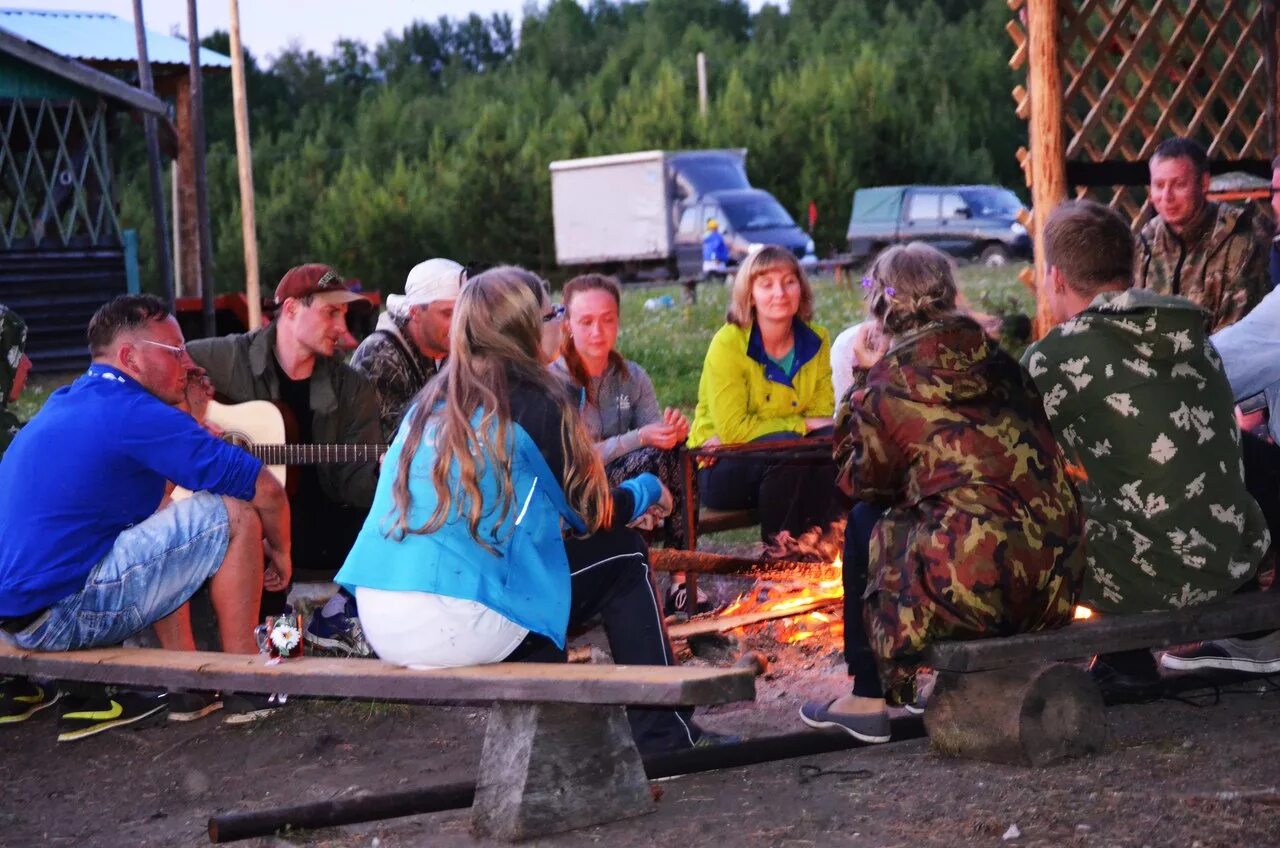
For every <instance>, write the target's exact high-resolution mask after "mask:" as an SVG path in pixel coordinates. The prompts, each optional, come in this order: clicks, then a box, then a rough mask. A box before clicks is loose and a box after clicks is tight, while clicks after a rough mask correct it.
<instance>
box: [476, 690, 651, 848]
mask: <svg viewBox="0 0 1280 848" xmlns="http://www.w3.org/2000/svg"><path fill="white" fill-rule="evenodd" d="M654 809H655V804H654V800H653V795H652V794H651V793H650V792H649V781H648V778H646V777H645V772H644V763H643V762H642V761H641V759H640V752H639V751H638V750H636V746H635V742H633V741H632V738H631V727H630V725H629V724H628V723H627V716H626V708H625V707H621V706H597V705H586V704H521V703H496V704H494V705H493V707H492V708H491V709H490V711H489V722H488V726H487V728H486V730H485V737H484V749H483V752H482V753H481V755H480V773H479V775H478V776H477V778H476V796H475V801H474V803H473V804H472V807H471V830H472V833H473V834H475V835H476V836H479V837H491V838H496V839H504V840H510V841H515V840H521V839H532V838H534V837H538V836H546V835H549V834H553V833H561V832H563V831H566V830H574V829H576V828H580V827H590V826H591V825H596V824H604V823H607V822H612V821H618V820H619V819H625V818H631V817H634V816H642V815H645V814H646V813H652V812H653V811H654Z"/></svg>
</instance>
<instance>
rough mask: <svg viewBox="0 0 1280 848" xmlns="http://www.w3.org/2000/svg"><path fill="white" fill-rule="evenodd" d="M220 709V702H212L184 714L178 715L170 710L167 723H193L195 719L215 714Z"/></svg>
mask: <svg viewBox="0 0 1280 848" xmlns="http://www.w3.org/2000/svg"><path fill="white" fill-rule="evenodd" d="M220 709H222V702H221V701H214V702H212V703H209V704H205V705H204V706H203V707H201V708H200V709H198V710H187V711H185V712H179V713H176V712H174V711H173V710H172V709H170V710H169V721H195V720H196V719H201V718H204V717H205V716H207V715H209V714H210V713H216V712H217V711H218V710H220Z"/></svg>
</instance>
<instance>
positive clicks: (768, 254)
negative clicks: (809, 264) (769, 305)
mask: <svg viewBox="0 0 1280 848" xmlns="http://www.w3.org/2000/svg"><path fill="white" fill-rule="evenodd" d="M779 269H783V270H786V271H790V272H791V273H792V274H795V275H796V279H797V280H799V281H800V308H799V309H798V310H796V317H797V318H799V319H800V320H801V321H804V322H805V323H808V322H809V321H810V320H812V319H813V288H812V287H811V286H810V285H809V278H808V277H806V276H805V274H804V268H802V267H800V260H798V259H796V257H795V254H794V253H792V252H791V251H790V250H787V249H786V248H785V247H778V246H777V245H766V246H765V247H762V248H759V249H758V250H753V251H751V252H750V253H748V254H747V258H746V259H743V260H742V264H741V265H739V266H738V274H737V276H735V277H734V278H733V293H732V294H730V295H729V310H728V312H727V313H726V314H725V316H724V320H726V321H728V322H729V323H730V324H736V325H737V326H739V327H742V328H743V329H744V330H745V329H747V328H749V327H750V326H751V325H752V324H754V323H755V320H756V308H755V306H753V305H752V303H751V287H752V285H753V284H754V283H755V281H756V278H757V277H759V276H760V275H761V274H767V273H769V272H770V271H777V270H779Z"/></svg>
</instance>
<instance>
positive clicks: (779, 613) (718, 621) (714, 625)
mask: <svg viewBox="0 0 1280 848" xmlns="http://www.w3.org/2000/svg"><path fill="white" fill-rule="evenodd" d="M842 603H844V599H843V598H814V599H813V600H810V601H806V602H805V603H803V604H797V605H796V606H793V607H787V608H785V609H769V610H756V611H755V612H744V613H740V614H738V615H720V616H713V617H711V618H699V619H697V620H695V621H685V622H682V623H680V624H673V625H671V626H670V627H668V628H667V635H668V636H670V637H671V638H672V639H688V638H689V637H690V636H702V635H705V634H707V633H723V632H725V631H726V630H733V629H735V628H738V627H746V626H747V625H749V624H759V623H760V622H762V621H773V620H775V619H779V618H791V617H792V616H795V615H808V614H809V613H811V612H814V611H816V610H821V609H826V608H827V607H834V606H837V605H839V604H842Z"/></svg>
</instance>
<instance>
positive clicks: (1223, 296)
mask: <svg viewBox="0 0 1280 848" xmlns="http://www.w3.org/2000/svg"><path fill="white" fill-rule="evenodd" d="M1256 217H1257V216H1255V215H1254V214H1253V210H1252V209H1247V208H1243V209H1242V208H1240V207H1237V206H1228V205H1227V204H1225V203H1214V202H1212V201H1211V202H1209V203H1206V204H1205V208H1204V210H1203V211H1202V212H1201V214H1200V217H1199V219H1197V220H1196V221H1195V222H1194V223H1192V224H1191V225H1189V226H1188V227H1187V228H1186V229H1185V230H1184V231H1183V233H1182V236H1181V237H1179V236H1178V234H1177V233H1175V232H1174V231H1173V230H1171V229H1169V227H1168V225H1166V224H1165V222H1164V220H1163V219H1161V218H1160V217H1159V216H1157V217H1155V218H1152V219H1151V220H1150V221H1148V222H1147V225H1146V226H1145V227H1143V228H1142V232H1141V233H1140V234H1139V235H1138V244H1137V245H1136V248H1137V249H1136V250H1135V251H1134V263H1135V267H1134V270H1133V284H1134V286H1136V287H1137V288H1140V289H1151V290H1152V291H1155V292H1159V293H1160V294H1172V295H1179V296H1181V297H1185V298H1187V299H1188V300H1191V301H1192V302H1194V303H1197V304H1199V305H1200V306H1201V307H1202V308H1203V309H1204V310H1205V311H1207V312H1208V313H1209V315H1210V328H1211V330H1214V331H1216V330H1221V329H1222V328H1223V327H1228V326H1230V325H1232V324H1234V323H1235V322H1237V321H1239V320H1240V319H1241V318H1243V317H1244V316H1245V315H1246V314H1247V313H1248V312H1249V310H1250V309H1253V307H1255V306H1257V305H1258V303H1259V301H1261V300H1262V298H1263V297H1264V296H1265V295H1266V293H1267V292H1268V291H1270V290H1271V282H1270V277H1269V276H1268V269H1267V262H1268V251H1269V250H1270V241H1271V239H1270V234H1268V233H1267V232H1265V229H1264V228H1263V227H1262V226H1261V224H1260V222H1258V221H1256V220H1255V219H1256Z"/></svg>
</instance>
